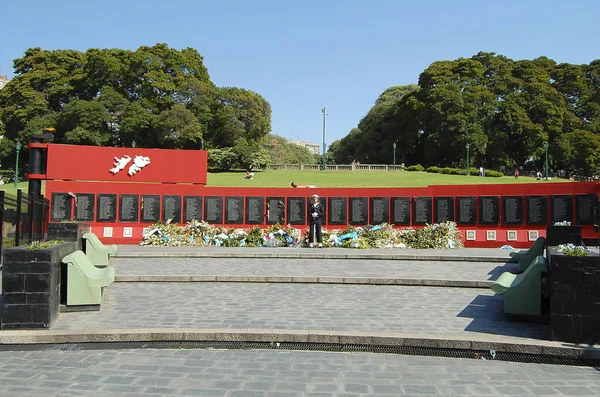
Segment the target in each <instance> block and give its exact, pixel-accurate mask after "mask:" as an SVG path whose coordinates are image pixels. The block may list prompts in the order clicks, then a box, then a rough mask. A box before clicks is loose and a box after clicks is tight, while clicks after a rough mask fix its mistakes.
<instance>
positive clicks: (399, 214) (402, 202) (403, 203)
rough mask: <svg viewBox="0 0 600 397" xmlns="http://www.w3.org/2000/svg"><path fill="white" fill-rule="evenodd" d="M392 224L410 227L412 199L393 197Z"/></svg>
mask: <svg viewBox="0 0 600 397" xmlns="http://www.w3.org/2000/svg"><path fill="white" fill-rule="evenodd" d="M392 224H394V225H410V197H392Z"/></svg>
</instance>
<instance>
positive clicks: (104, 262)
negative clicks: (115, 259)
mask: <svg viewBox="0 0 600 397" xmlns="http://www.w3.org/2000/svg"><path fill="white" fill-rule="evenodd" d="M82 237H83V240H84V248H85V249H84V251H85V254H86V255H87V257H88V258H90V261H92V263H93V264H94V265H96V266H108V261H109V260H110V255H112V254H114V253H115V252H117V246H116V245H115V244H109V245H104V244H102V242H101V241H100V239H99V238H98V236H96V235H95V234H94V233H85V234H84V235H83V236H82Z"/></svg>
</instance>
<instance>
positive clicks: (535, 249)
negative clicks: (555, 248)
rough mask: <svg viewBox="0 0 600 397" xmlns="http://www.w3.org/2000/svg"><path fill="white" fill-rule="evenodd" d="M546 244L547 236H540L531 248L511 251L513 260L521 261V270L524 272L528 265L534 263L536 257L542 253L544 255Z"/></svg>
mask: <svg viewBox="0 0 600 397" xmlns="http://www.w3.org/2000/svg"><path fill="white" fill-rule="evenodd" d="M545 246H546V238H545V237H538V238H537V240H535V242H534V243H533V245H532V246H531V248H529V249H527V250H521V251H517V252H511V253H510V254H509V255H510V257H511V262H518V263H519V271H520V272H524V271H525V270H527V267H528V266H529V265H530V264H532V263H533V261H534V259H535V258H537V257H538V256H540V255H544V247H545Z"/></svg>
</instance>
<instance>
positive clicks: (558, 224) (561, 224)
mask: <svg viewBox="0 0 600 397" xmlns="http://www.w3.org/2000/svg"><path fill="white" fill-rule="evenodd" d="M553 226H571V222H567V221H562V222H554V225H553Z"/></svg>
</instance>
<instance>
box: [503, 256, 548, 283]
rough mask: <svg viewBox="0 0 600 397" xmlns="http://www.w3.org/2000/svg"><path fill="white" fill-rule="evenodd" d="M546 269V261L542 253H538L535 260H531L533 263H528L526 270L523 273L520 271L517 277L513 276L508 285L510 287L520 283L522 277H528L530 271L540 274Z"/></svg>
mask: <svg viewBox="0 0 600 397" xmlns="http://www.w3.org/2000/svg"><path fill="white" fill-rule="evenodd" d="M546 271H548V261H547V260H546V258H545V257H543V256H542V255H538V256H537V257H536V258H535V260H534V261H533V263H532V264H531V265H529V267H528V268H527V270H525V271H524V272H523V273H521V274H519V275H518V276H517V277H515V279H514V281H513V282H512V283H511V284H510V286H511V287H516V286H518V285H519V284H520V283H521V281H523V280H524V279H526V278H527V277H529V276H530V275H531V274H532V273H540V274H541V273H543V272H546Z"/></svg>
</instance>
